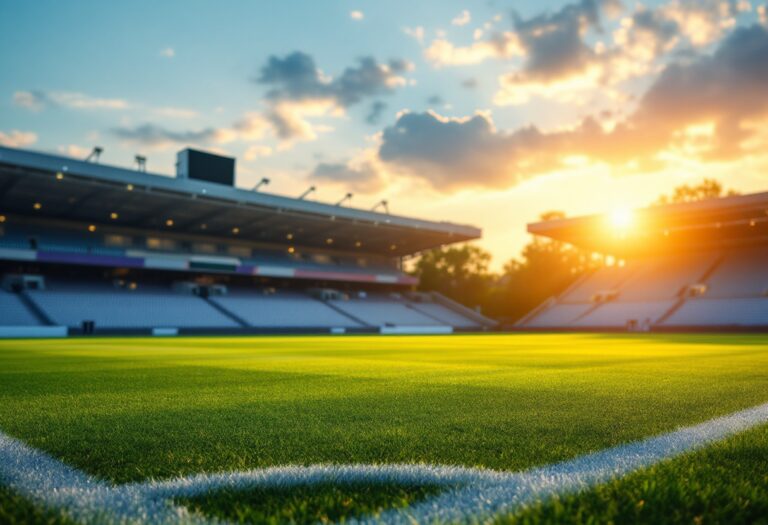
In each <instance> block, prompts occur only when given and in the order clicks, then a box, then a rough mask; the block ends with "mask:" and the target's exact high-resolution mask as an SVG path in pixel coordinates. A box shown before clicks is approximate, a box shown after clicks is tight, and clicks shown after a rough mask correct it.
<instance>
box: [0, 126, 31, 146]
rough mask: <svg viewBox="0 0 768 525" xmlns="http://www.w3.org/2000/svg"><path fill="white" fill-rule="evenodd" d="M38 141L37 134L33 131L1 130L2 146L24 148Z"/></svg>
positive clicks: (0, 141)
mask: <svg viewBox="0 0 768 525" xmlns="http://www.w3.org/2000/svg"><path fill="white" fill-rule="evenodd" d="M35 142H37V134H36V133H32V132H31V131H19V130H17V129H14V130H11V131H9V132H7V133H5V132H3V131H0V146H6V147H8V148H24V147H27V146H31V145H32V144H34V143H35Z"/></svg>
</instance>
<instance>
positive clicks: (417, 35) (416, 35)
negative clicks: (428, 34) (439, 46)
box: [403, 26, 425, 44]
mask: <svg viewBox="0 0 768 525" xmlns="http://www.w3.org/2000/svg"><path fill="white" fill-rule="evenodd" d="M403 33H405V34H406V35H408V36H409V37H411V38H413V39H414V40H416V41H417V42H418V43H419V44H423V43H424V34H425V33H424V27H423V26H416V27H404V28H403Z"/></svg>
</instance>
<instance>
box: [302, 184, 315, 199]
mask: <svg viewBox="0 0 768 525" xmlns="http://www.w3.org/2000/svg"><path fill="white" fill-rule="evenodd" d="M315 191H317V188H315V187H314V186H310V187H309V188H307V189H306V190H305V191H304V193H302V194H301V195H299V200H304V199H305V198H306V197H307V195H309V194H310V193H314V192H315Z"/></svg>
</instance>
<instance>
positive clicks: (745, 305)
mask: <svg viewBox="0 0 768 525" xmlns="http://www.w3.org/2000/svg"><path fill="white" fill-rule="evenodd" d="M518 327H519V328H532V329H546V328H558V329H569V328H570V329H595V330H599V329H624V328H626V329H654V328H680V329H683V328H684V329H694V328H696V327H702V328H706V327H713V328H716V327H723V328H731V327H768V249H766V248H764V247H754V248H739V249H733V250H727V251H715V250H713V251H708V252H698V253H689V254H684V255H678V256H667V257H659V258H646V259H640V260H634V261H629V262H628V263H627V264H626V265H625V266H624V267H622V268H618V267H611V268H603V269H600V270H597V271H595V272H593V273H592V274H590V275H589V276H587V277H585V278H582V279H581V280H580V281H578V282H577V283H576V284H574V285H573V286H572V287H571V288H570V289H568V290H566V292H565V293H563V294H562V296H560V297H557V298H556V299H555V300H552V301H551V302H550V304H548V305H547V306H546V307H542V308H540V310H538V311H537V312H535V313H534V314H532V315H529V316H528V317H526V318H524V319H523V320H522V321H521V322H520V323H519V324H518Z"/></svg>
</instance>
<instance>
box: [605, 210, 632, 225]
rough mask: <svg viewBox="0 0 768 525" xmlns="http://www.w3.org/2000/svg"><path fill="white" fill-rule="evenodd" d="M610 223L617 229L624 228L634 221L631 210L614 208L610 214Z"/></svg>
mask: <svg viewBox="0 0 768 525" xmlns="http://www.w3.org/2000/svg"><path fill="white" fill-rule="evenodd" d="M609 218H610V221H611V225H612V226H613V227H614V228H616V229H619V230H626V229H627V228H629V227H630V226H632V223H633V222H634V216H633V214H632V210H630V209H629V208H616V209H614V210H613V211H612V212H611V214H610V216H609Z"/></svg>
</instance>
